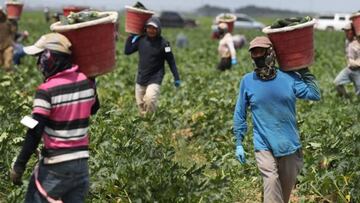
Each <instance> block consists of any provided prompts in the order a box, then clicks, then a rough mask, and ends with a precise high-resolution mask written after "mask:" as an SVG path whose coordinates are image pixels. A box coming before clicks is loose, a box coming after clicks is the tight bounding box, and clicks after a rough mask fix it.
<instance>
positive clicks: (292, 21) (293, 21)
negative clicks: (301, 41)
mask: <svg viewBox="0 0 360 203" xmlns="http://www.w3.org/2000/svg"><path fill="white" fill-rule="evenodd" d="M311 20H312V17H310V16H305V17H292V18H284V19H277V20H276V21H275V22H274V23H273V24H272V25H271V26H270V27H271V28H272V29H275V28H283V27H288V26H294V25H299V24H303V23H306V22H309V21H311Z"/></svg>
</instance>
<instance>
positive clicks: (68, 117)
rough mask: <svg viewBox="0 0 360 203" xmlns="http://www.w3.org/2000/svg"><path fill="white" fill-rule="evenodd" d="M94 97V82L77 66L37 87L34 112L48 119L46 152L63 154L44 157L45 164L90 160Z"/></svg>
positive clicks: (44, 137)
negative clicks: (89, 133)
mask: <svg viewBox="0 0 360 203" xmlns="http://www.w3.org/2000/svg"><path fill="white" fill-rule="evenodd" d="M95 96H96V95H95V85H94V83H93V82H92V81H91V80H89V79H88V78H87V77H86V76H85V75H84V74H83V73H81V72H78V66H73V67H72V68H70V69H67V70H64V71H62V72H59V73H57V74H55V75H53V76H51V77H49V78H48V79H47V80H46V81H45V82H44V83H43V84H41V85H40V86H39V87H38V89H37V91H36V94H35V99H34V105H33V113H37V114H41V115H43V116H44V117H47V119H48V122H47V123H46V126H45V129H44V133H43V135H42V137H43V141H44V145H45V150H49V151H53V152H54V151H55V152H56V151H62V153H55V154H56V155H54V156H52V155H50V157H45V159H44V160H45V162H48V163H58V162H62V161H68V160H73V159H79V158H87V157H89V153H88V150H87V148H88V145H89V136H88V128H89V118H90V115H91V107H92V105H93V104H94V103H95Z"/></svg>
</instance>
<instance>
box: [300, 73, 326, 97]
mask: <svg viewBox="0 0 360 203" xmlns="http://www.w3.org/2000/svg"><path fill="white" fill-rule="evenodd" d="M298 73H299V74H300V76H301V78H302V80H303V81H304V83H305V84H306V86H307V90H306V92H307V94H306V95H307V96H306V97H307V99H311V100H320V97H321V94H320V89H319V86H318V83H317V80H316V77H315V76H314V75H313V74H312V73H311V72H310V71H309V69H308V68H304V69H301V70H299V71H298Z"/></svg>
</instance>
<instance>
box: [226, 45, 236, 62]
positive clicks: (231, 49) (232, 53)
mask: <svg viewBox="0 0 360 203" xmlns="http://www.w3.org/2000/svg"><path fill="white" fill-rule="evenodd" d="M227 46H228V47H229V50H230V55H231V59H236V51H235V46H234V43H233V42H232V41H231V42H228V43H227Z"/></svg>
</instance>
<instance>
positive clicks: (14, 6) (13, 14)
mask: <svg viewBox="0 0 360 203" xmlns="http://www.w3.org/2000/svg"><path fill="white" fill-rule="evenodd" d="M23 6H24V4H22V3H19V2H6V13H7V17H8V18H9V19H20V16H21V12H22V9H23Z"/></svg>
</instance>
